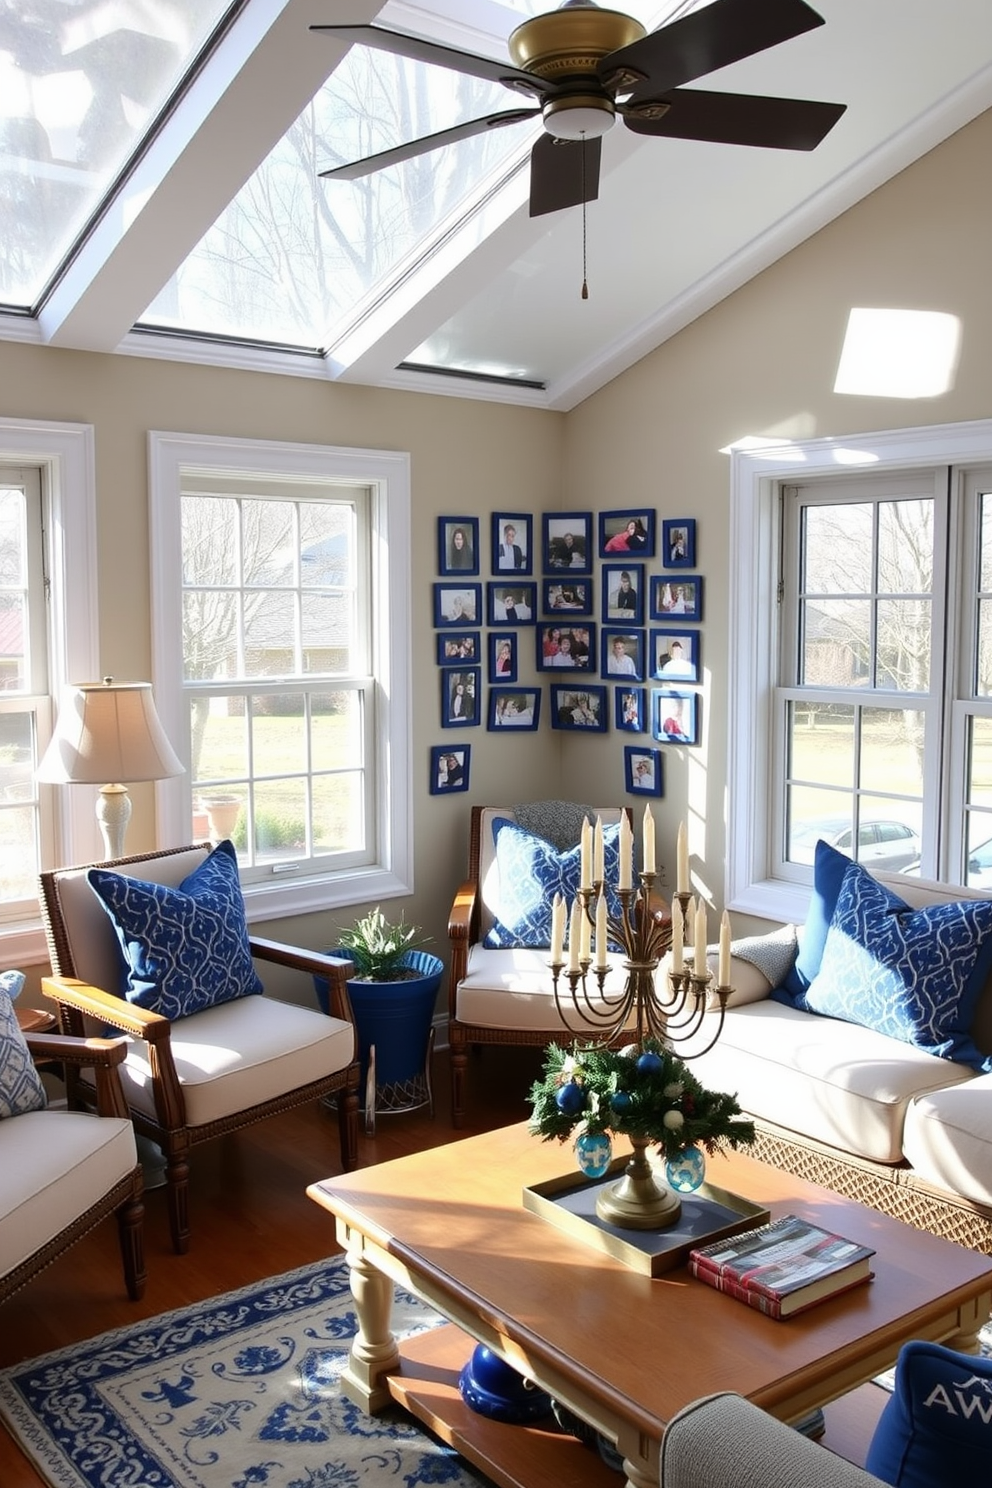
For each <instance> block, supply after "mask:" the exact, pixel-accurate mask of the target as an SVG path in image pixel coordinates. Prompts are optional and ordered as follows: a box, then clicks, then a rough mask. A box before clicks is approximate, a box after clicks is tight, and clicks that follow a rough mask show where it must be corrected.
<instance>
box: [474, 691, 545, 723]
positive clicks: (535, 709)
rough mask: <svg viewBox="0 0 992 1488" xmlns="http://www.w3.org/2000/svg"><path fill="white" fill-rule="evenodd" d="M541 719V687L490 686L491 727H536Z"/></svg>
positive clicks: (489, 717) (489, 718)
mask: <svg viewBox="0 0 992 1488" xmlns="http://www.w3.org/2000/svg"><path fill="white" fill-rule="evenodd" d="M540 719H541V689H540V688H539V687H490V689H489V713H488V715H487V721H486V727H487V728H489V729H505V728H515V729H531V730H533V729H536V728H537V725H538V723H539V722H540Z"/></svg>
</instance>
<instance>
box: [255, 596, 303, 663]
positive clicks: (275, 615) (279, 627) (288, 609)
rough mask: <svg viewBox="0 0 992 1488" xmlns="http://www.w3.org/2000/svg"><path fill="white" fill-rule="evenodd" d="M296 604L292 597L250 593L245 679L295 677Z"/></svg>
mask: <svg viewBox="0 0 992 1488" xmlns="http://www.w3.org/2000/svg"><path fill="white" fill-rule="evenodd" d="M298 672H299V668H298V667H297V665H296V605H295V602H294V599H293V596H292V595H291V594H251V595H249V596H247V597H246V599H245V653H244V675H245V676H246V677H293V676H296V675H298Z"/></svg>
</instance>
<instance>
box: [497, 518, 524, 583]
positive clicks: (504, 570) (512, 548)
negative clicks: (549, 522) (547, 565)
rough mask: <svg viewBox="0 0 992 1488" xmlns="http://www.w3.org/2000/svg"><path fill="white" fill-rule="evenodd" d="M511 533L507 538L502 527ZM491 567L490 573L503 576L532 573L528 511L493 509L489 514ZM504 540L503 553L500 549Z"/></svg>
mask: <svg viewBox="0 0 992 1488" xmlns="http://www.w3.org/2000/svg"><path fill="white" fill-rule="evenodd" d="M507 528H509V529H510V530H511V531H512V533H513V537H512V539H509V540H507V537H506V529H507ZM491 532H492V549H491V552H492V567H491V570H490V572H491V573H492V574H493V575H499V576H501V577H504V578H506V579H512V578H513V576H514V574H531V573H533V572H534V537H533V533H534V518H533V516H532V515H531V514H530V513H529V512H493V514H492V528H491ZM504 541H506V542H507V549H508V551H507V553H506V554H505V555H504V553H503V551H502V547H503V543H504Z"/></svg>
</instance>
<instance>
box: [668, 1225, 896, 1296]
mask: <svg viewBox="0 0 992 1488" xmlns="http://www.w3.org/2000/svg"><path fill="white" fill-rule="evenodd" d="M874 1254H875V1252H874V1250H872V1249H871V1248H870V1247H869V1246H867V1245H859V1244H858V1243H857V1242H856V1241H854V1240H847V1239H845V1238H844V1236H843V1235H835V1234H832V1233H831V1232H830V1231H829V1230H824V1229H821V1228H820V1226H819V1225H815V1224H812V1223H811V1222H810V1221H809V1220H807V1219H800V1218H799V1217H798V1215H795V1214H786V1215H784V1216H783V1217H782V1218H781V1219H776V1220H773V1221H772V1222H771V1224H766V1225H761V1226H760V1227H759V1228H758V1229H756V1230H745V1231H744V1232H743V1234H740V1235H732V1236H730V1237H729V1238H728V1239H726V1240H717V1241H714V1243H713V1244H712V1245H703V1246H700V1247H698V1248H697V1249H695V1250H692V1251H690V1253H689V1270H690V1272H691V1273H692V1275H693V1276H695V1277H698V1279H699V1280H700V1281H705V1282H706V1283H707V1285H708V1286H712V1287H716V1288H717V1289H718V1290H719V1291H721V1292H726V1293H727V1294H728V1296H731V1297H737V1298H738V1299H739V1300H740V1301H741V1302H746V1303H747V1304H748V1306H749V1307H756V1308H758V1309H759V1311H761V1312H764V1313H767V1314H768V1316H769V1317H773V1318H787V1317H794V1316H795V1314H796V1313H797V1312H803V1311H805V1309H806V1308H807V1307H812V1306H813V1305H814V1304H815V1303H817V1302H822V1301H824V1300H825V1299H826V1298H827V1297H834V1296H836V1295H837V1293H838V1292H846V1291H847V1290H848V1288H849V1287H853V1286H857V1285H858V1284H859V1283H860V1282H862V1281H868V1280H869V1279H870V1277H871V1274H872V1273H871V1258H872V1256H873V1255H874Z"/></svg>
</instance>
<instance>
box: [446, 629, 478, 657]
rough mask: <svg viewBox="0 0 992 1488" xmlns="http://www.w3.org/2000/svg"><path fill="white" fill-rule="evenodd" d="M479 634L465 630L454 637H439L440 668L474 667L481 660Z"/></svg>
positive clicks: (475, 631)
mask: <svg viewBox="0 0 992 1488" xmlns="http://www.w3.org/2000/svg"><path fill="white" fill-rule="evenodd" d="M479 645H480V639H479V632H478V631H477V630H463V631H460V632H458V633H456V634H454V635H448V634H444V635H439V636H438V637H437V664H438V666H465V664H466V663H468V665H469V666H474V665H475V664H476V662H477V661H478V660H479Z"/></svg>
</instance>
